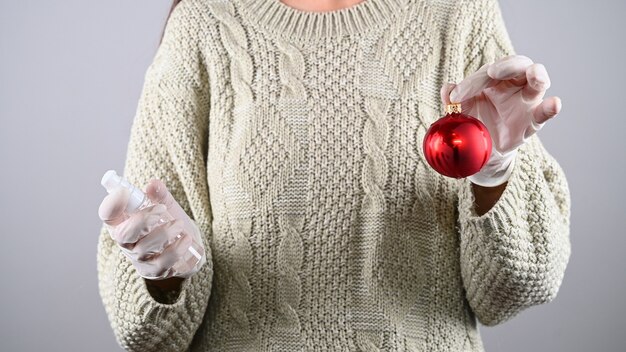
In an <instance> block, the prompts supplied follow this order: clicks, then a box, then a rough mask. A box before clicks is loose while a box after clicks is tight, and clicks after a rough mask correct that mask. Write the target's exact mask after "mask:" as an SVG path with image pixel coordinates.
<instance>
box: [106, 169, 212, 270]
mask: <svg viewBox="0 0 626 352" xmlns="http://www.w3.org/2000/svg"><path fill="white" fill-rule="evenodd" d="M102 185H103V186H104V187H105V188H107V191H109V194H108V195H107V196H106V197H105V198H104V199H103V201H102V203H101V204H100V208H99V211H98V213H99V216H100V219H101V220H102V221H103V222H104V224H105V226H106V227H107V229H108V230H109V234H110V235H111V238H112V239H113V240H114V241H115V242H116V243H117V244H118V246H119V248H120V249H121V250H122V252H123V253H124V254H125V255H126V257H128V258H129V259H130V261H131V262H132V264H133V266H134V267H135V269H136V270H137V272H138V273H139V275H140V276H142V277H144V278H146V279H151V280H161V279H167V278H170V277H174V276H176V277H183V278H185V277H189V276H191V275H192V274H194V273H196V272H197V271H198V270H200V268H201V267H202V265H203V264H204V262H205V261H206V256H205V251H204V247H203V245H202V237H201V233H200V230H199V228H198V226H197V225H196V223H195V222H194V221H193V220H191V218H190V217H189V216H188V215H187V213H185V211H184V210H183V209H182V207H181V206H180V204H178V202H177V201H176V200H175V199H174V197H173V196H172V194H171V193H170V192H169V190H168V189H167V187H166V186H165V184H164V183H163V182H162V181H160V180H157V179H152V180H151V181H150V183H149V184H148V185H147V187H146V193H145V194H144V193H143V192H142V191H141V190H139V189H138V188H136V187H134V186H133V185H131V184H129V183H128V181H126V180H125V179H124V178H120V177H119V176H117V175H116V174H115V172H114V171H112V170H111V171H108V172H107V173H106V174H105V176H104V177H103V178H102Z"/></svg>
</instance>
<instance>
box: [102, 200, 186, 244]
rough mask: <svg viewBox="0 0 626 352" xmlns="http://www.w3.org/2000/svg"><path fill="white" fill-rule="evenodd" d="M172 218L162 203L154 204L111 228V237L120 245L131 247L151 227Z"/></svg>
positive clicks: (146, 233) (153, 227) (150, 229)
mask: <svg viewBox="0 0 626 352" xmlns="http://www.w3.org/2000/svg"><path fill="white" fill-rule="evenodd" d="M173 219H174V218H173V217H172V216H171V215H170V214H169V213H168V212H167V209H166V207H165V205H164V204H155V205H151V206H149V207H146V208H144V209H141V210H140V211H138V212H136V213H134V214H132V215H131V216H130V217H129V218H128V219H127V220H126V221H124V222H122V223H120V224H119V225H117V226H116V227H115V228H114V229H113V239H114V240H115V241H116V242H117V243H118V244H119V245H121V246H123V247H126V248H132V246H130V247H129V246H128V245H129V244H134V243H136V242H137V241H139V240H140V239H141V238H142V237H144V236H146V235H148V234H149V233H150V232H151V231H152V230H153V229H155V228H156V227H158V226H161V225H163V224H165V223H167V222H168V221H171V220H173Z"/></svg>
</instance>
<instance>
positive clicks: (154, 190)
mask: <svg viewBox="0 0 626 352" xmlns="http://www.w3.org/2000/svg"><path fill="white" fill-rule="evenodd" d="M146 195H147V196H148V198H150V200H151V201H152V202H153V203H161V204H165V206H166V207H167V211H168V212H169V213H170V214H171V215H172V216H173V217H174V218H176V219H185V218H187V217H188V215H187V213H186V212H185V210H184V209H183V208H182V207H181V206H180V204H178V202H177V201H176V199H174V196H172V193H170V191H169V190H168V189H167V187H166V186H165V183H163V181H161V180H158V179H152V180H150V182H149V183H148V186H146Z"/></svg>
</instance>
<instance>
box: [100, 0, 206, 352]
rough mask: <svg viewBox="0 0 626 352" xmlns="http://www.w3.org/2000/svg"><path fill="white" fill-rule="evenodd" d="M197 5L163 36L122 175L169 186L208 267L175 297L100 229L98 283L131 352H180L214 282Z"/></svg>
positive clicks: (177, 14)
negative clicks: (151, 282) (149, 282)
mask: <svg viewBox="0 0 626 352" xmlns="http://www.w3.org/2000/svg"><path fill="white" fill-rule="evenodd" d="M190 3H191V4H193V1H191V2H190V1H183V2H181V3H180V4H179V5H178V6H177V7H176V8H175V9H174V11H173V12H172V14H171V15H170V17H169V19H168V22H167V25H166V29H165V32H164V37H163V41H162V43H161V45H160V46H159V48H158V50H157V52H156V54H155V57H154V59H153V61H152V63H151V65H150V66H149V67H148V69H147V70H146V73H145V80H144V84H143V88H142V92H141V95H140V98H139V103H138V107H137V110H136V113H135V117H134V120H133V124H132V127H131V132H130V139H129V143H128V150H127V154H126V162H125V166H124V175H125V176H126V177H127V178H128V180H129V181H130V182H131V183H133V184H135V185H137V186H138V187H141V188H142V189H145V186H146V185H147V183H148V182H149V180H150V179H151V178H159V179H161V180H163V181H164V183H165V184H166V186H167V187H168V189H169V190H170V192H171V193H172V195H173V196H174V198H175V199H176V200H177V201H178V203H179V204H181V206H182V207H183V209H184V210H185V211H186V212H187V214H188V215H189V216H190V218H191V219H192V220H193V221H195V222H196V224H197V225H198V227H199V228H200V230H201V232H202V234H203V244H204V248H205V250H206V259H207V261H206V263H205V265H203V267H202V268H201V270H200V271H199V272H197V273H196V274H194V275H193V276H192V277H190V278H187V279H185V280H184V281H183V285H182V289H181V291H180V292H179V293H178V294H176V295H174V297H172V296H171V295H168V297H166V296H162V295H159V294H158V292H154V291H152V294H151V293H150V292H149V291H148V287H147V286H146V282H145V280H144V279H143V278H142V277H141V276H139V274H138V273H137V272H136V270H135V268H134V266H133V265H132V263H131V262H130V261H129V260H128V259H127V258H126V257H125V256H124V255H123V254H122V252H121V251H120V250H119V247H118V246H117V244H116V243H115V242H114V241H113V240H112V239H111V238H110V236H109V234H108V232H107V230H106V228H105V227H104V226H102V227H101V228H100V236H99V241H98V251H97V269H98V286H99V291H100V296H101V298H102V301H103V304H104V308H105V311H106V313H107V316H108V319H109V321H110V323H111V327H112V329H113V332H114V334H115V337H116V339H117V342H118V343H119V344H120V346H122V347H123V348H125V349H127V350H129V351H182V350H185V349H186V348H187V347H188V346H189V345H190V343H191V341H192V338H193V336H194V334H195V332H196V330H197V329H198V327H199V325H200V323H201V322H202V320H203V316H204V313H205V310H206V307H207V304H208V300H209V295H210V291H211V283H212V277H213V264H212V256H211V249H210V247H209V232H210V229H211V226H210V224H211V213H210V208H208V205H207V203H208V199H209V197H208V187H207V185H206V170H205V169H206V166H205V165H206V163H205V161H206V160H205V158H206V151H207V149H206V148H207V129H208V113H209V92H208V88H209V83H208V79H207V74H206V70H205V66H204V61H203V60H204V58H203V53H202V51H201V47H202V46H201V40H203V37H204V35H202V34H201V33H199V31H200V30H201V29H202V26H201V25H200V23H201V22H200V21H199V19H198V18H196V17H195V16H199V11H197V10H194V8H193V7H192V5H189V4H190Z"/></svg>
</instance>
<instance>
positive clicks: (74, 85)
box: [0, 0, 626, 352]
mask: <svg viewBox="0 0 626 352" xmlns="http://www.w3.org/2000/svg"><path fill="white" fill-rule="evenodd" d="M169 6H170V1H169V0H161V1H154V0H134V1H121V0H108V1H94V0H64V1H43V0H40V1H37V0H20V1H9V0H0V165H1V167H0V170H1V172H0V209H1V210H2V211H1V212H0V214H1V215H0V216H1V218H0V219H1V221H0V224H1V225H0V228H1V229H2V245H0V282H1V283H2V289H0V304H1V306H0V308H1V310H0V350H2V351H35V350H48V351H78V350H89V351H115V350H119V347H117V344H116V342H115V339H114V337H113V333H112V330H111V328H110V326H109V323H108V321H107V318H106V315H105V312H104V308H103V306H102V303H101V301H100V297H99V295H98V291H97V280H96V243H97V234H98V232H99V229H100V224H101V223H100V220H99V218H98V214H97V209H98V205H99V204H100V202H101V200H102V198H103V197H104V196H105V194H106V193H105V191H104V189H103V188H102V187H101V186H100V184H99V181H100V177H101V176H102V174H103V172H104V171H106V170H107V169H110V168H114V169H116V170H118V171H119V170H121V169H122V167H123V163H124V158H125V151H126V144H127V142H128V137H129V132H130V125H131V122H132V119H133V116H134V113H135V109H136V106H137V101H138V98H139V93H140V90H141V86H142V84H143V78H144V77H143V75H144V72H145V69H146V68H147V66H148V65H149V63H150V62H151V60H152V57H153V55H154V51H155V49H156V45H157V42H158V38H159V36H160V33H161V29H162V26H163V24H164V20H165V16H166V13H167V11H168V9H169ZM501 7H502V11H503V13H504V17H505V21H506V23H507V27H508V30H509V33H510V35H511V38H512V40H513V43H514V45H515V47H516V50H517V52H518V53H520V54H524V55H527V56H529V57H530V58H531V59H533V60H534V61H536V62H541V63H543V64H544V65H545V66H546V68H547V69H548V72H549V74H550V76H551V79H552V87H551V88H550V90H549V91H548V94H549V95H557V96H560V97H561V98H562V100H563V110H562V112H561V114H559V115H558V116H557V117H556V118H555V119H554V120H551V121H550V122H549V123H548V124H547V125H546V127H545V128H544V129H542V130H541V131H540V132H539V133H540V136H541V138H542V140H543V142H544V144H545V146H546V148H547V149H548V151H549V152H550V153H551V154H552V155H554V156H555V157H556V159H557V160H558V161H559V163H560V164H561V165H562V167H563V169H564V170H565V172H566V175H567V178H568V182H569V185H570V189H571V195H572V204H573V205H572V218H571V220H572V222H571V224H572V229H571V230H572V231H571V240H572V256H571V260H570V263H569V266H568V269H567V272H566V275H565V279H564V281H563V285H562V286H561V290H560V292H559V295H558V297H557V298H556V299H555V300H554V301H553V302H551V303H549V304H546V305H542V306H538V307H532V308H530V309H528V310H526V311H524V312H522V313H521V314H520V315H518V316H517V317H516V318H514V319H513V320H510V321H508V322H506V323H504V324H502V325H500V326H497V327H492V328H489V327H484V326H481V327H480V329H481V332H482V335H483V338H484V342H485V345H486V348H487V351H511V352H514V351H624V350H625V349H626V347H625V346H626V333H625V326H626V304H625V303H624V297H625V296H626V276H625V275H624V268H625V267H626V255H624V251H623V248H624V247H625V245H626V238H625V237H624V230H623V229H624V218H625V215H626V213H625V212H624V206H623V204H624V202H623V199H624V198H625V197H626V194H625V189H626V187H625V184H624V182H625V181H624V180H625V179H626V173H625V167H624V166H625V162H624V160H623V157H624V152H625V151H626V148H624V144H623V143H624V137H623V135H624V129H625V128H626V122H625V120H624V112H623V109H624V107H623V106H624V104H623V102H624V96H623V92H624V89H623V88H622V87H623V86H622V82H624V80H625V79H626V70H625V69H624V55H625V54H626V52H625V50H624V41H623V36H624V34H626V24H625V23H626V21H624V19H623V15H624V13H626V2H624V1H618V0H615V1H608V0H603V1H602V0H600V1H594V2H593V4H592V2H590V1H565V0H559V1H542V0H525V1H513V0H501ZM618 109H622V111H619V112H618Z"/></svg>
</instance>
